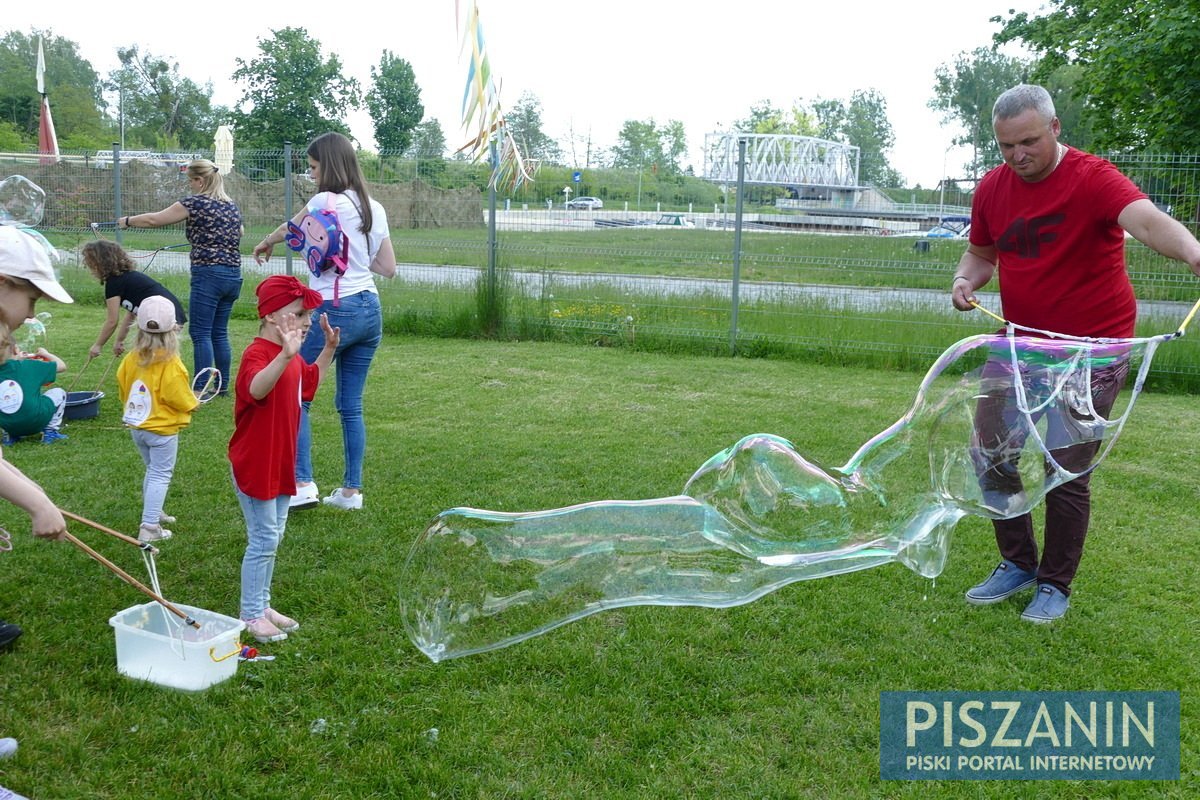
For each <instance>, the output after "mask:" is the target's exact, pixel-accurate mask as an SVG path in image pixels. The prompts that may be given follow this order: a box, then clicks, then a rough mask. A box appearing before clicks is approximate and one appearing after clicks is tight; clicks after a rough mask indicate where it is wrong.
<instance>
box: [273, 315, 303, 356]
mask: <svg viewBox="0 0 1200 800" xmlns="http://www.w3.org/2000/svg"><path fill="white" fill-rule="evenodd" d="M305 322H306V320H302V319H300V318H298V317H296V316H294V315H292V314H277V315H276V318H275V329H276V330H277V331H279V344H280V345H281V346H282V347H283V354H284V355H285V356H287V357H288V358H291V357H292V356H294V355H296V354H297V353H299V352H300V345H302V344H304V337H305V335H306V334H307V333H308V326H307V325H305Z"/></svg>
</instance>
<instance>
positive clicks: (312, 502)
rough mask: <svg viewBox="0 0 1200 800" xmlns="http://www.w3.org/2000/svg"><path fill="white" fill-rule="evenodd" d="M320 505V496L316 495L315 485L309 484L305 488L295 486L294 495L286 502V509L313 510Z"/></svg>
mask: <svg viewBox="0 0 1200 800" xmlns="http://www.w3.org/2000/svg"><path fill="white" fill-rule="evenodd" d="M320 504H321V495H319V494H317V485H316V484H315V483H310V484H308V485H306V486H299V485H298V486H296V493H295V494H294V495H292V499H291V500H289V501H288V508H289V509H295V508H315V507H316V506H319V505H320Z"/></svg>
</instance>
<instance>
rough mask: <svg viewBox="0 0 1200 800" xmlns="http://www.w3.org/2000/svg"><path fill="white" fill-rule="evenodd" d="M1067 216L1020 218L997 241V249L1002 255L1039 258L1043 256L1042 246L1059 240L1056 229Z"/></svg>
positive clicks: (1052, 215) (1053, 215)
mask: <svg viewBox="0 0 1200 800" xmlns="http://www.w3.org/2000/svg"><path fill="white" fill-rule="evenodd" d="M1066 216H1067V215H1066V214H1051V215H1050V216H1048V217H1034V218H1033V219H1028V220H1027V219H1025V218H1024V217H1018V218H1017V219H1016V220H1014V221H1013V224H1012V225H1009V226H1008V230H1006V231H1005V232H1004V233H1002V234H1000V238H998V239H997V240H996V249H997V250H999V251H1000V252H1002V253H1014V254H1016V255H1018V256H1020V257H1021V258H1037V257H1038V256H1039V255H1041V246H1042V245H1043V244H1049V243H1050V242H1053V241H1054V240H1055V239H1057V238H1058V234H1057V233H1055V232H1054V227H1055V226H1056V225H1059V224H1060V223H1062V221H1063V220H1064V219H1066Z"/></svg>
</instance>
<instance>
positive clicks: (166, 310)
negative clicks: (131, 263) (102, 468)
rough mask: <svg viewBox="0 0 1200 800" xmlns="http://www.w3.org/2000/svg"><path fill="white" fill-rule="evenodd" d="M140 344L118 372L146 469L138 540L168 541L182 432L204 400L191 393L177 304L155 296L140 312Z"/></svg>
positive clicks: (125, 419) (124, 405)
mask: <svg viewBox="0 0 1200 800" xmlns="http://www.w3.org/2000/svg"><path fill="white" fill-rule="evenodd" d="M137 326H138V334H137V343H136V344H135V345H134V348H133V350H132V351H130V352H129V353H128V354H126V356H125V358H124V359H122V361H121V366H119V367H118V368H117V384H118V385H119V386H120V389H121V405H122V408H124V415H123V416H122V418H121V421H122V422H124V423H125V424H126V425H128V426H129V427H130V428H131V429H132V430H131V431H130V433H131V434H132V436H133V443H134V444H135V445H137V449H138V452H139V453H140V454H141V456H142V461H143V462H144V463H145V465H146V476H145V478H144V479H143V480H142V524H141V528H139V529H138V540H139V541H143V542H155V541H158V540H159V539H169V538H170V537H171V531H169V530H167V529H166V528H164V527H163V523H171V522H174V521H175V518H174V517H172V516H170V515H168V514H165V513H163V502H164V501H165V500H166V497H167V490H168V489H169V488H170V487H171V476H172V474H174V472H175V457H176V454H177V453H178V451H179V431H180V430H181V429H182V428H185V427H187V425H189V424H190V423H191V421H192V411H194V410H195V408H196V406H198V405H199V404H200V402H199V401H198V400H197V399H196V395H195V394H194V393H193V391H192V385H191V382H190V381H189V380H188V373H187V368H186V367H184V366H183V361H182V360H180V358H179V335H178V332H177V330H178V326H177V325H176V324H175V306H174V304H173V303H171V301H170V300H168V299H167V298H165V297H159V296H150V297H147V298H146V299H145V300H143V301H142V303H141V305H140V306H138V310H137Z"/></svg>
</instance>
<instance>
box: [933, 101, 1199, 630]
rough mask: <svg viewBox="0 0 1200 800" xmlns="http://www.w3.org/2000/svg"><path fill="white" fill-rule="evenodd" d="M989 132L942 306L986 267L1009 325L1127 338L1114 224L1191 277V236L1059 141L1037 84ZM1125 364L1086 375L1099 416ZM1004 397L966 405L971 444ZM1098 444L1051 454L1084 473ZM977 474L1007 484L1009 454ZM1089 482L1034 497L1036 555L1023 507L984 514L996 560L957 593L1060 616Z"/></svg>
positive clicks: (989, 440)
mask: <svg viewBox="0 0 1200 800" xmlns="http://www.w3.org/2000/svg"><path fill="white" fill-rule="evenodd" d="M992 129H993V130H994V132H995V134H996V143H997V144H998V145H999V147H1000V154H1001V156H1003V158H1004V163H1003V164H1002V165H1000V166H998V167H996V168H995V169H993V170H992V171H990V172H989V173H988V174H987V175H985V176H984V178H983V180H982V181H980V183H979V187H978V189H977V190H976V192H975V198H974V202H973V203H972V207H971V234H970V245H969V246H968V247H967V251H966V252H965V253H964V254H963V256H962V258H961V259H960V261H959V263H958V269H957V271H956V272H955V274H954V280H953V283H952V285H951V290H950V291H951V302H952V303H953V304H954V307H955V308H957V309H959V310H960V311H970V310H971V309H972V308H974V306H973V305H972V302H973V301H974V299H975V297H974V292H975V290H976V289H979V288H980V287H982V286H984V285H986V284H987V283H988V282H989V281H990V280H991V279H992V275H993V274H994V273H995V272H996V270H997V268H998V269H999V280H1000V300H1001V303H1002V305H1003V307H1004V316H1005V318H1006V319H1008V320H1009V321H1010V322H1013V323H1015V324H1017V325H1021V326H1024V327H1028V328H1034V329H1039V330H1043V331H1054V332H1056V333H1064V334H1069V335H1072V336H1089V337H1118V338H1128V337H1131V336H1133V333H1134V323H1135V321H1136V319H1137V302H1136V301H1135V299H1134V295H1133V287H1132V285H1131V284H1130V282H1129V275H1128V273H1127V272H1126V270H1125V232H1126V231H1128V232H1129V233H1130V234H1131V235H1132V236H1134V237H1135V238H1137V239H1138V240H1139V241H1141V242H1143V243H1145V244H1146V245H1148V246H1149V247H1150V248H1152V249H1154V250H1155V251H1157V252H1159V253H1161V254H1163V255H1165V256H1167V257H1169V258H1174V259H1177V260H1179V261H1182V262H1184V263H1186V264H1187V265H1188V266H1189V267H1191V269H1192V272H1193V273H1195V274H1197V275H1200V242H1197V241H1196V238H1195V237H1194V236H1192V234H1191V233H1190V232H1189V231H1188V230H1187V228H1185V227H1184V226H1183V225H1181V224H1180V223H1179V222H1177V221H1176V220H1174V219H1172V218H1171V217H1170V216H1168V215H1167V214H1164V213H1163V212H1162V211H1159V210H1158V208H1157V207H1156V206H1155V205H1154V204H1153V203H1152V202H1150V200H1149V199H1148V198H1147V197H1146V195H1145V194H1143V193H1142V192H1141V191H1140V190H1139V189H1138V188H1137V187H1136V186H1134V184H1133V182H1132V181H1130V180H1129V179H1128V178H1126V177H1125V176H1124V175H1122V174H1121V173H1120V172H1119V171H1118V170H1117V168H1116V167H1114V166H1113V165H1112V164H1110V163H1109V162H1107V161H1105V160H1104V159H1101V158H1097V157H1096V156H1093V155H1089V154H1088V153H1084V152H1082V151H1080V150H1075V149H1073V148H1070V147H1067V146H1066V145H1063V144H1061V143H1059V141H1058V136H1059V133H1060V132H1061V130H1062V127H1061V125H1060V123H1059V120H1058V117H1057V116H1055V112H1054V102H1053V101H1052V100H1051V98H1050V94H1049V93H1048V92H1047V91H1046V90H1045V89H1043V88H1042V87H1040V86H1032V85H1028V84H1021V85H1019V86H1014V87H1013V88H1011V89H1009V90H1008V91H1006V92H1004V93H1003V94H1002V95H1000V97H999V98H998V99H997V100H996V104H995V106H994V107H993V109H992ZM1128 372H1129V361H1128V359H1117V360H1116V362H1115V363H1111V364H1108V365H1106V366H1103V367H1100V368H1096V369H1093V373H1092V399H1093V402H1094V405H1095V410H1096V412H1097V413H1098V414H1100V415H1101V416H1107V414H1108V413H1109V411H1110V410H1111V409H1112V405H1113V403H1114V402H1115V401H1116V397H1117V394H1118V393H1119V392H1120V390H1121V387H1122V386H1123V385H1124V383H1125V378H1126V377H1127V375H1128ZM984 375H985V377H987V367H985V373H984ZM1006 405H1011V402H1010V399H1009V398H992V397H985V398H984V399H982V400H981V401H980V403H979V406H978V409H977V412H976V421H975V425H976V434H977V437H978V439H979V443H978V446H979V448H980V450H981V451H984V452H987V451H991V450H999V449H1000V447H999V445H1000V443H1001V442H1003V441H1004V439H1005V437H1006V436H1007V435H1008V431H1007V430H1006V426H1005V423H1004V416H1005V407H1006ZM1098 447H1099V442H1088V443H1083V444H1077V445H1073V446H1071V447H1067V448H1064V449H1063V450H1062V451H1056V452H1055V454H1054V455H1055V459H1056V460H1057V461H1058V462H1059V463H1060V465H1062V466H1063V467H1065V468H1067V469H1068V470H1070V471H1071V472H1073V473H1078V472H1085V471H1086V470H1087V467H1088V465H1089V464H1090V463H1091V461H1092V458H1093V456H1094V455H1095V453H1096V450H1097V448H1098ZM980 473H981V474H980V483H981V486H982V488H983V490H984V494H985V498H986V497H987V496H988V493H989V492H992V493H994V494H999V495H1013V494H1016V493H1019V492H1020V491H1021V481H1020V476H1019V474H1018V472H1017V468H1016V464H1015V462H1012V461H1009V462H1003V463H997V464H991V465H987V464H985V465H983V466H982V467H981V470H980ZM1089 481H1090V472H1087V473H1086V474H1083V475H1082V476H1081V477H1079V478H1076V479H1075V480H1073V481H1070V482H1068V483H1064V484H1063V485H1061V486H1059V487H1057V488H1055V489H1053V490H1051V491H1050V492H1049V493H1048V494H1047V495H1046V522H1045V542H1044V547H1043V552H1042V556H1041V559H1040V561H1039V559H1038V551H1037V543H1036V541H1035V540H1034V535H1033V520H1032V518H1031V516H1030V515H1029V514H1023V515H1021V516H1018V517H1014V518H1012V519H997V520H994V521H993V525H994V527H995V531H996V542H997V544H998V545H999V547H1000V554H1001V556H1002V557H1003V560H1002V561H1001V562H1000V565H999V566H998V567H996V569H995V570H994V571H993V572H992V574H991V576H990V577H988V579H987V580H985V581H983V582H982V583H980V584H979V585H977V586H974V587H972V588H971V589H969V590H968V591H967V593H966V599H967V601H968V602H970V603H973V604H975V605H988V604H991V603H998V602H1000V601H1001V600H1004V599H1006V598H1008V597H1011V596H1012V595H1014V594H1016V593H1017V592H1020V591H1023V590H1024V589H1028V588H1030V587H1032V586H1034V585H1035V584H1036V586H1037V591H1036V593H1035V594H1034V598H1033V600H1032V601H1031V602H1030V603H1029V605H1028V606H1027V607H1026V609H1025V611H1024V613H1022V615H1021V616H1022V618H1023V619H1026V620H1029V621H1031V622H1053V621H1054V620H1056V619H1059V618H1060V617H1062V616H1063V614H1065V613H1066V611H1067V608H1068V606H1069V605H1070V603H1069V600H1068V595H1069V594H1070V592H1071V581H1072V579H1073V578H1074V577H1075V572H1076V570H1077V569H1078V567H1079V561H1080V558H1081V557H1082V556H1083V540H1084V537H1086V535H1087V529H1088V517H1089V514H1090V509H1091V495H1090V491H1089ZM1001 510H1002V509H1001Z"/></svg>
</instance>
